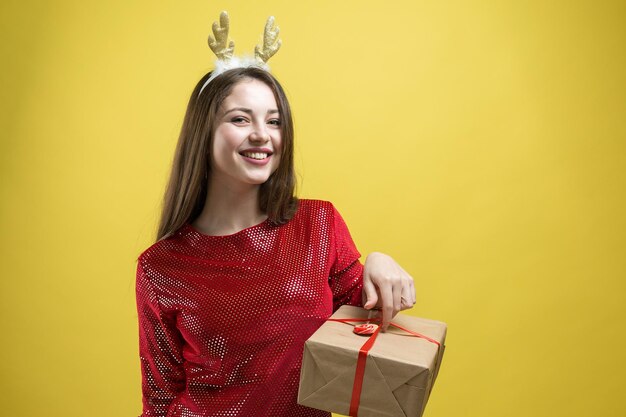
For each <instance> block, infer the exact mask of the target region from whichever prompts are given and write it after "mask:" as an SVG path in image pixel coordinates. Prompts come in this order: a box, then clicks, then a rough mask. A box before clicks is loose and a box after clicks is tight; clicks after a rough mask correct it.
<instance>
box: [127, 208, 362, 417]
mask: <svg viewBox="0 0 626 417" xmlns="http://www.w3.org/2000/svg"><path fill="white" fill-rule="evenodd" d="M359 257H360V254H359V252H358V251H357V249H356V247H355V245H354V243H353V241H352V238H351V237H350V233H349V231H348V228H347V227H346V225H345V223H344V221H343V219H342V218H341V216H340V215H339V213H338V212H337V210H336V209H335V207H334V206H333V205H332V204H331V203H329V202H326V201H320V200H304V199H302V200H300V206H299V208H298V211H297V212H296V214H295V215H294V217H293V218H292V219H291V220H290V221H289V222H288V223H286V224H284V225H281V226H274V225H272V224H271V223H270V222H269V221H267V220H266V221H265V222H263V223H260V224H258V225H256V226H252V227H249V228H247V229H244V230H241V231H239V232H237V233H235V234H232V235H227V236H209V235H205V234H202V233H200V232H199V231H197V230H196V229H195V228H193V226H191V225H190V224H189V223H187V224H185V225H184V226H183V227H181V228H180V229H179V230H177V231H176V233H175V234H174V235H173V236H171V237H170V238H168V239H165V240H162V241H159V242H157V243H155V244H154V245H152V246H151V247H149V248H148V249H146V250H145V251H144V252H143V253H142V254H141V255H140V256H139V259H138V263H137V280H136V289H137V292H136V294H137V312H138V318H139V353H140V361H141V371H142V392H143V414H142V416H143V417H148V416H167V417H174V416H176V417H200V416H203V417H205V416H215V417H217V416H220V417H235V416H244V417H263V416H267V417H270V416H271V417H305V416H306V417H308V416H316V417H317V416H320V417H321V416H324V417H328V416H330V413H327V412H325V411H320V410H315V409H312V408H308V407H304V406H300V405H298V404H297V403H296V397H297V392H298V384H299V375H300V366H301V361H302V350H303V346H304V342H305V340H307V339H308V338H309V337H310V336H311V335H312V334H313V333H314V332H315V330H317V328H318V327H319V326H321V325H322V323H323V322H324V321H325V320H326V319H327V318H328V317H330V316H331V314H332V313H333V311H335V310H336V309H337V308H339V306H340V305H342V304H350V305H356V306H362V300H361V292H362V275H363V266H362V264H361V263H360V262H359Z"/></svg>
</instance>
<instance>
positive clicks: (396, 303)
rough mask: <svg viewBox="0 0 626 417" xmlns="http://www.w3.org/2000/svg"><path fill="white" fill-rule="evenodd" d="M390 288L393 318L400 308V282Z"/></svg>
mask: <svg viewBox="0 0 626 417" xmlns="http://www.w3.org/2000/svg"><path fill="white" fill-rule="evenodd" d="M391 288H392V291H393V315H392V316H391V318H392V319H393V318H394V317H395V316H396V314H398V312H399V311H400V310H402V284H401V283H397V284H395V285H394V286H393V287H391Z"/></svg>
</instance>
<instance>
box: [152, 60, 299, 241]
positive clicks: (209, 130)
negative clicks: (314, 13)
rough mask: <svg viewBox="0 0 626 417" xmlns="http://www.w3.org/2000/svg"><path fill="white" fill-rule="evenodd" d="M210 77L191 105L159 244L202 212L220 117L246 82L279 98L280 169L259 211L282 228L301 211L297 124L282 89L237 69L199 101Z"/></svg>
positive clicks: (264, 187) (265, 187)
mask: <svg viewBox="0 0 626 417" xmlns="http://www.w3.org/2000/svg"><path fill="white" fill-rule="evenodd" d="M210 76H211V73H210V72H209V73H208V74H206V75H205V76H204V77H202V79H200V81H198V84H197V85H196V87H195V88H194V90H193V92H192V93H191V98H190V99H189V103H188V105H187V111H186V113H185V119H184V121H183V126H182V128H181V132H180V136H179V138H178V144H177V145H176V151H175V153H174V160H173V162H172V171H171V174H170V178H169V181H168V183H167V187H166V190H165V195H164V198H163V211H162V213H161V220H160V222H159V229H158V231H157V236H156V240H157V241H159V240H161V239H165V238H167V237H169V236H171V235H172V234H173V233H174V232H175V231H176V230H178V229H179V228H180V227H181V226H182V225H183V224H185V223H187V222H189V223H191V222H193V221H194V220H195V219H196V218H197V217H198V216H199V215H200V213H201V212H202V209H203V207H204V203H205V200H206V196H207V186H208V183H209V176H210V175H211V172H210V169H211V164H210V161H211V154H210V153H211V144H212V141H213V132H214V130H215V129H214V128H215V119H216V115H217V112H218V111H219V109H220V106H221V105H222V103H223V101H224V100H225V99H226V97H228V95H229V94H230V93H231V91H232V89H233V87H234V86H235V84H237V83H238V82H240V81H243V80H245V79H246V78H253V79H257V80H259V81H262V82H264V83H265V84H267V86H268V87H269V88H270V89H271V90H272V91H273V92H274V97H275V98H276V103H277V104H278V111H279V114H280V121H281V134H282V152H281V156H280V163H279V165H278V168H277V169H276V171H275V172H274V173H273V174H272V175H271V176H270V177H269V179H268V180H267V181H266V182H265V183H263V184H261V188H260V198H259V207H260V209H261V211H263V212H264V213H266V214H267V215H268V218H269V219H270V221H271V222H273V223H274V224H277V225H279V224H284V223H286V222H287V221H289V220H290V219H291V218H292V217H293V215H294V213H295V212H296V210H297V205H298V199H297V198H296V197H295V195H294V194H295V186H296V177H295V171H294V166H293V119H292V116H291V108H290V106H289V101H288V100H287V96H286V95H285V91H284V90H283V88H282V86H281V85H280V83H279V82H278V81H277V80H276V79H275V78H274V77H273V76H272V75H271V74H270V73H269V72H267V71H265V70H262V69H259V68H254V67H249V68H236V69H231V70H228V71H226V72H224V73H222V74H220V75H219V76H217V77H215V78H214V79H213V80H211V82H210V83H209V84H208V85H207V86H206V87H205V88H204V90H203V91H202V94H201V95H200V96H198V92H199V91H200V89H201V87H202V85H204V82H205V81H206V80H207V79H208V78H209V77H210Z"/></svg>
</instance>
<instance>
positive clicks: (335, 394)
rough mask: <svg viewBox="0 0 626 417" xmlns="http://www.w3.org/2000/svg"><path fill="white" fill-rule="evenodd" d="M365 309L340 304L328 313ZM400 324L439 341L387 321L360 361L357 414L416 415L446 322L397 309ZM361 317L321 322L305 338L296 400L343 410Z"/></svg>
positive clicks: (362, 313)
mask: <svg viewBox="0 0 626 417" xmlns="http://www.w3.org/2000/svg"><path fill="white" fill-rule="evenodd" d="M369 313H370V312H369V311H368V310H365V309H362V308H359V307H352V306H342V307H340V308H339V309H338V310H337V312H336V313H335V314H333V316H332V317H331V318H332V319H342V318H363V319H367V318H368V315H369ZM392 323H396V324H398V325H400V326H402V327H405V328H406V329H408V330H411V331H413V332H417V333H420V334H422V335H424V336H427V337H429V338H431V339H433V340H436V341H437V342H439V343H440V345H437V344H436V343H433V341H429V340H426V339H424V338H420V337H415V336H412V335H409V334H408V333H406V332H405V331H403V330H399V329H397V328H395V327H392V326H389V328H388V330H387V332H385V333H383V332H379V333H378V336H377V338H376V339H375V341H374V344H373V347H372V348H371V350H370V351H369V353H368V357H367V360H366V363H365V371H364V376H363V383H362V384H363V385H362V390H361V397H360V401H359V408H358V416H359V417H383V416H385V417H396V416H397V417H401V416H402V417H404V416H411V417H419V416H421V415H422V413H423V411H424V407H425V406H426V402H427V400H428V396H429V395H430V391H431V390H432V387H433V383H434V382H435V378H436V377H437V372H438V371H439V366H440V364H441V359H442V356H443V351H444V342H445V337H446V324H445V323H442V322H440V321H435V320H428V319H422V318H417V317H412V316H408V315H405V314H398V315H396V317H394V319H393V320H392ZM356 324H362V323H361V322H354V323H341V322H334V321H327V322H326V323H324V324H323V325H322V326H321V327H320V328H319V329H318V330H317V331H316V332H315V333H314V334H313V336H311V337H310V338H309V340H307V341H306V343H305V345H304V354H303V358H302V371H301V373H300V388H299V391H298V403H299V404H301V405H305V406H307V407H312V408H317V409H320V410H325V411H331V412H334V413H339V414H343V415H349V410H350V401H351V399H352V390H353V385H354V381H355V371H356V364H357V358H358V354H359V349H361V347H362V346H363V344H364V343H365V342H366V341H367V337H364V336H360V335H357V334H355V333H354V332H353V328H354V327H353V326H354V325H356Z"/></svg>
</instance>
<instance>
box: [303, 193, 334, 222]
mask: <svg viewBox="0 0 626 417" xmlns="http://www.w3.org/2000/svg"><path fill="white" fill-rule="evenodd" d="M335 211H336V210H335V206H334V205H333V203H331V202H330V201H326V200H317V199H310V198H301V199H299V206H298V211H297V212H296V215H295V216H294V220H296V222H300V223H305V224H311V223H314V224H316V225H323V224H332V223H333V219H334V217H335Z"/></svg>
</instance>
